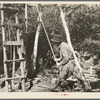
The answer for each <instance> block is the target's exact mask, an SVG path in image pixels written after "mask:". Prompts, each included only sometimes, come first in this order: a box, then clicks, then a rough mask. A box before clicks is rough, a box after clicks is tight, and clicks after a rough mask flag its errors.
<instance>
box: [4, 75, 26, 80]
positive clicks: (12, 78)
mask: <svg viewBox="0 0 100 100" xmlns="http://www.w3.org/2000/svg"><path fill="white" fill-rule="evenodd" d="M15 79H25V77H23V76H19V77H11V78H5V80H15Z"/></svg>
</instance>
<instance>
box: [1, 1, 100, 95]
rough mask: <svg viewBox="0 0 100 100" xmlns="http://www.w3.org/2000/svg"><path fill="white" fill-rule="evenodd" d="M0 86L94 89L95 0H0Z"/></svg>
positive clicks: (97, 68)
mask: <svg viewBox="0 0 100 100" xmlns="http://www.w3.org/2000/svg"><path fill="white" fill-rule="evenodd" d="M0 92H7V93H8V92H12V93H13V92H42V93H43V92H49V93H51V92H52V93H59V92H60V93H66V92H67V93H73V92H74V93H88V92H89V93H99V92H100V3H98V2H97V3H92V4H91V3H59V2H55V3H49V2H47V3H42V2H41V3H34V2H26V3H24V2H21V3H20V2H17V3H14V2H7V3H6V2H4V3H3V2H0ZM64 95H67V94H64ZM56 96H57V95H56Z"/></svg>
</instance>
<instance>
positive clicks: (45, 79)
mask: <svg viewBox="0 0 100 100" xmlns="http://www.w3.org/2000/svg"><path fill="white" fill-rule="evenodd" d="M57 75H58V74H55V72H53V73H52V72H51V70H49V69H45V70H44V71H43V72H41V73H39V74H38V75H37V77H36V78H34V80H33V86H32V87H31V88H29V87H30V84H29V82H28V81H27V82H26V83H25V86H26V87H25V88H26V92H52V89H53V88H54V87H55V86H56V84H55V79H56V78H57ZM55 77H56V78H55ZM91 78H92V76H91ZM3 80H4V77H2V78H1V79H0V84H2V82H3ZM88 80H89V79H88ZM90 80H92V81H90V82H91V87H92V89H91V91H90V92H100V81H96V79H93V78H92V79H90ZM17 82H18V80H16V81H15V87H14V88H15V89H14V90H13V91H12V90H11V89H10V85H9V91H10V92H22V90H19V89H18V84H17ZM66 91H68V92H71V91H69V90H66ZM0 92H5V87H2V88H0ZM53 92H57V91H53ZM76 92H78V91H76Z"/></svg>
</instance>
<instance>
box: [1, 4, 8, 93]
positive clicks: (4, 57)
mask: <svg viewBox="0 0 100 100" xmlns="http://www.w3.org/2000/svg"><path fill="white" fill-rule="evenodd" d="M1 8H3V4H1ZM3 23H4V12H3V10H1V25H2V41H5V29H4V26H3ZM2 43H3V42H2ZM6 60H7V54H6V47H5V46H4V45H3V62H4V73H5V78H8V72H7V65H6V63H5V61H6ZM5 86H6V92H8V81H7V80H5Z"/></svg>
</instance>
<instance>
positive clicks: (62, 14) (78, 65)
mask: <svg viewBox="0 0 100 100" xmlns="http://www.w3.org/2000/svg"><path fill="white" fill-rule="evenodd" d="M58 6H59V8H60V16H61V20H62V23H63V27H64V29H65V33H66V39H67V42H68V45H69V46H70V49H71V51H72V53H73V56H74V59H75V63H76V66H77V67H78V69H79V71H80V72H82V68H81V67H80V64H79V62H78V59H77V57H76V55H75V52H74V49H73V46H72V43H71V39H70V33H69V29H68V27H67V23H66V21H65V14H64V12H63V10H62V8H61V7H60V5H58Z"/></svg>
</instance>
